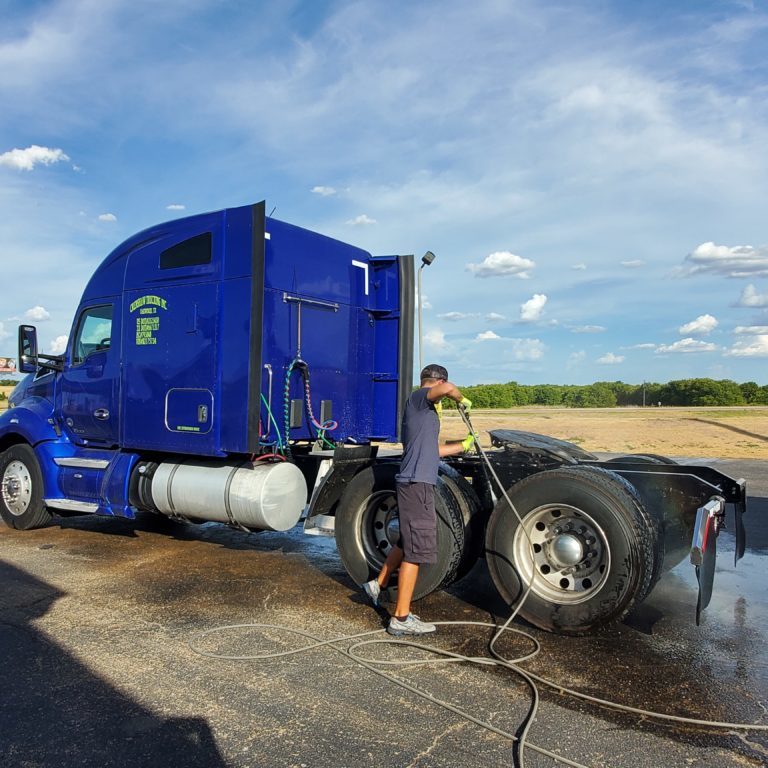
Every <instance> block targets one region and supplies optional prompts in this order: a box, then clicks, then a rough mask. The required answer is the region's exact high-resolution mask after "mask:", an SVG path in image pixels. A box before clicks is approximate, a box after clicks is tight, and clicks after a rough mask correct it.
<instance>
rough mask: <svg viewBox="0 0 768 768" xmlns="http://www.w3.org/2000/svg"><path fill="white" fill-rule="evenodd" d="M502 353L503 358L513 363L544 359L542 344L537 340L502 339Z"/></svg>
mask: <svg viewBox="0 0 768 768" xmlns="http://www.w3.org/2000/svg"><path fill="white" fill-rule="evenodd" d="M504 342H505V344H504V346H503V347H502V353H503V355H504V357H505V358H511V359H512V360H515V361H521V360H541V358H542V357H544V350H545V347H544V344H543V343H542V342H541V341H540V340H539V339H504Z"/></svg>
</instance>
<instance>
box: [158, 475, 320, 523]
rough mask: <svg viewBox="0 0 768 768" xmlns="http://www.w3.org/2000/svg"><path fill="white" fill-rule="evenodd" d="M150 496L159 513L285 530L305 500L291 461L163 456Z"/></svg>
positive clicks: (303, 487)
mask: <svg viewBox="0 0 768 768" xmlns="http://www.w3.org/2000/svg"><path fill="white" fill-rule="evenodd" d="M151 488H152V500H153V501H154V504H155V506H156V507H157V509H158V511H160V512H162V513H163V514H165V515H169V516H175V515H179V516H181V517H188V518H192V519H195V520H210V521H213V522H219V523H229V524H231V525H236V526H243V527H245V528H249V529H253V530H266V531H287V530H288V529H289V528H293V526H294V525H296V523H297V522H298V521H299V518H300V517H301V513H302V512H303V511H304V507H305V505H306V503H307V485H306V481H305V480H304V475H302V473H301V471H300V470H299V469H298V467H296V465H295V464H291V463H289V462H286V461H283V462H279V463H274V464H272V463H270V464H266V463H262V464H259V463H256V464H251V463H250V462H243V463H240V464H232V463H217V464H211V463H207V462H200V461H191V460H190V461H184V462H180V463H173V462H165V463H163V464H160V466H158V467H157V470H156V471H155V473H154V476H153V477H152V486H151Z"/></svg>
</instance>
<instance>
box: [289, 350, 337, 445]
mask: <svg viewBox="0 0 768 768" xmlns="http://www.w3.org/2000/svg"><path fill="white" fill-rule="evenodd" d="M294 370H298V371H300V372H301V377H302V379H303V380H304V403H305V405H306V407H307V414H308V415H309V420H310V423H311V424H312V426H314V428H315V429H316V430H317V435H318V437H319V438H320V439H321V440H323V441H324V442H326V443H327V442H328V441H327V440H326V438H325V433H326V432H329V431H332V430H334V429H336V428H337V427H338V426H339V425H338V422H335V421H334V420H333V419H328V420H327V421H326V422H324V423H323V424H321V423H320V422H319V421H318V420H317V419H316V418H315V414H314V411H313V410H312V397H311V393H310V388H309V365H308V364H307V362H306V361H305V360H302V359H301V357H298V356H297V357H294V358H293V360H291V364H290V365H289V366H288V369H287V370H286V372H285V395H284V398H283V418H284V421H283V430H284V432H285V451H286V453H287V454H288V456H290V455H291V444H290V437H291V376H292V375H293V372H294ZM329 445H330V447H333V444H332V443H329Z"/></svg>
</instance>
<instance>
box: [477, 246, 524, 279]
mask: <svg viewBox="0 0 768 768" xmlns="http://www.w3.org/2000/svg"><path fill="white" fill-rule="evenodd" d="M535 266H536V262H534V261H531V259H524V258H523V257H522V256H518V255H516V254H514V253H510V252H509V251H495V252H494V253H490V254H488V256H486V257H485V258H484V259H483V260H482V261H481V262H480V263H479V264H467V269H468V270H469V271H470V272H472V273H473V274H474V275H475V277H506V276H509V275H511V276H513V277H519V278H521V279H523V280H525V279H527V278H529V277H530V274H529V272H530V270H532V269H533V268H534V267H535Z"/></svg>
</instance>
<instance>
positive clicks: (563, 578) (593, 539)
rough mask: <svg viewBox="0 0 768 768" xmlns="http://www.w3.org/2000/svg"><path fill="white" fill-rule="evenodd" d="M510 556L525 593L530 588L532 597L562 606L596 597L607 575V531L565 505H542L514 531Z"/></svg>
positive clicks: (608, 571) (587, 516)
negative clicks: (533, 595) (529, 586)
mask: <svg viewBox="0 0 768 768" xmlns="http://www.w3.org/2000/svg"><path fill="white" fill-rule="evenodd" d="M526 532H527V533H528V536H526ZM528 537H530V541H529V538H528ZM512 553H513V558H512V559H513V562H514V564H515V566H516V567H517V570H518V574H519V576H520V579H521V580H522V587H523V589H527V588H528V585H529V584H530V585H531V592H533V594H535V595H536V596H538V597H541V598H543V599H545V600H549V601H550V602H553V603H558V604H561V605H575V604H577V603H583V602H585V601H586V600H589V599H590V598H592V597H594V595H595V594H597V593H598V592H599V591H600V590H601V589H602V587H603V585H604V584H605V582H606V579H607V578H608V574H609V573H610V570H611V549H610V546H609V544H608V537H607V536H606V535H605V532H604V531H603V529H602V528H601V527H600V526H599V525H598V524H597V522H596V521H595V520H594V518H592V517H591V516H590V515H588V514H587V513H586V512H584V510H582V509H579V508H577V507H573V506H570V505H568V504H545V505H543V506H541V507H537V508H536V509H534V510H532V511H531V512H530V513H529V514H528V515H526V516H525V518H524V519H523V525H518V526H517V529H516V530H515V535H514V539H513V542H512Z"/></svg>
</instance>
